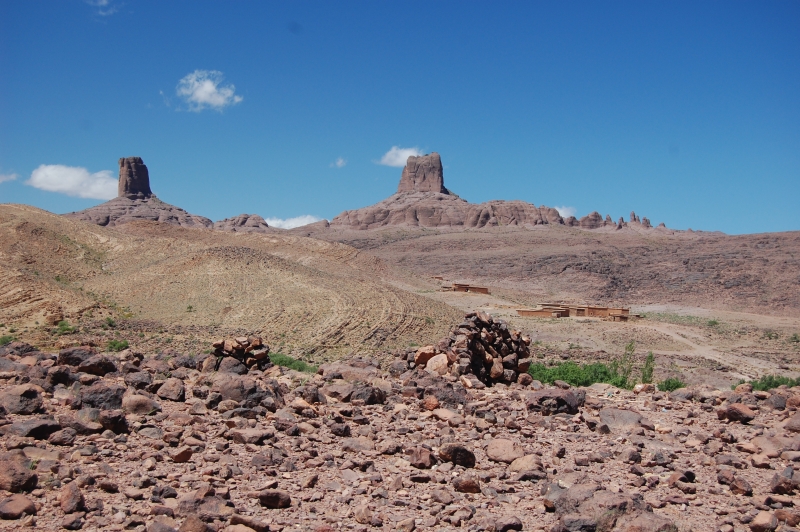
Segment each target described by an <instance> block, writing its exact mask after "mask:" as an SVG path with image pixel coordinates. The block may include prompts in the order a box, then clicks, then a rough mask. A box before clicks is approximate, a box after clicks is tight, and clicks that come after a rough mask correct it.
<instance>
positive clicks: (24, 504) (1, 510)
mask: <svg viewBox="0 0 800 532" xmlns="http://www.w3.org/2000/svg"><path fill="white" fill-rule="evenodd" d="M24 515H36V505H35V504H34V503H33V501H32V500H30V499H29V498H28V497H26V496H25V495H20V494H15V495H12V496H11V497H6V498H5V499H3V500H2V501H0V519H19V518H20V517H22V516H24Z"/></svg>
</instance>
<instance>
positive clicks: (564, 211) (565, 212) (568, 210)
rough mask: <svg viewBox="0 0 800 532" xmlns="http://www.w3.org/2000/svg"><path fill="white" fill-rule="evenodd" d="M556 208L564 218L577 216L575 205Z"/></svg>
mask: <svg viewBox="0 0 800 532" xmlns="http://www.w3.org/2000/svg"><path fill="white" fill-rule="evenodd" d="M553 208H554V209H555V210H557V211H558V214H560V215H561V217H562V218H569V217H570V216H575V213H576V212H577V211H576V210H575V207H553Z"/></svg>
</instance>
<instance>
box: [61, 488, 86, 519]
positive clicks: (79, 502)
mask: <svg viewBox="0 0 800 532" xmlns="http://www.w3.org/2000/svg"><path fill="white" fill-rule="evenodd" d="M58 503H59V505H61V510H62V511H63V512H64V513H65V514H71V513H74V512H79V511H81V510H83V509H84V508H85V504H86V503H85V500H84V498H83V493H82V492H81V490H80V488H79V487H78V485H77V484H76V483H75V482H70V483H69V484H67V485H66V486H64V487H63V488H61V492H60V493H59V494H58Z"/></svg>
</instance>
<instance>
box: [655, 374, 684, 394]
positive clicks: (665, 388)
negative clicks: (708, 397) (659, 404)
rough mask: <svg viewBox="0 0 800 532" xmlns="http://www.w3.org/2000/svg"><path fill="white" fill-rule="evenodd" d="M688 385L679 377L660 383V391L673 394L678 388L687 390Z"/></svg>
mask: <svg viewBox="0 0 800 532" xmlns="http://www.w3.org/2000/svg"><path fill="white" fill-rule="evenodd" d="M685 387H686V383H685V382H683V381H682V380H680V379H679V378H677V377H670V378H668V379H664V380H663V381H661V382H659V383H658V389H659V391H662V392H673V391H675V390H677V389H678V388H685Z"/></svg>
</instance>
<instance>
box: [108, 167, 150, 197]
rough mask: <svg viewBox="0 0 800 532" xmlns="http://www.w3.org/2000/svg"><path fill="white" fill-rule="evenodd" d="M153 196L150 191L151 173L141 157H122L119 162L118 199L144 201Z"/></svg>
mask: <svg viewBox="0 0 800 532" xmlns="http://www.w3.org/2000/svg"><path fill="white" fill-rule="evenodd" d="M152 195H153V191H152V190H150V172H148V171H147V166H145V164H144V162H143V161H142V158H141V157H122V158H121V159H120V160H119V184H118V185H117V197H120V198H128V199H144V198H149V197H150V196H152Z"/></svg>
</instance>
